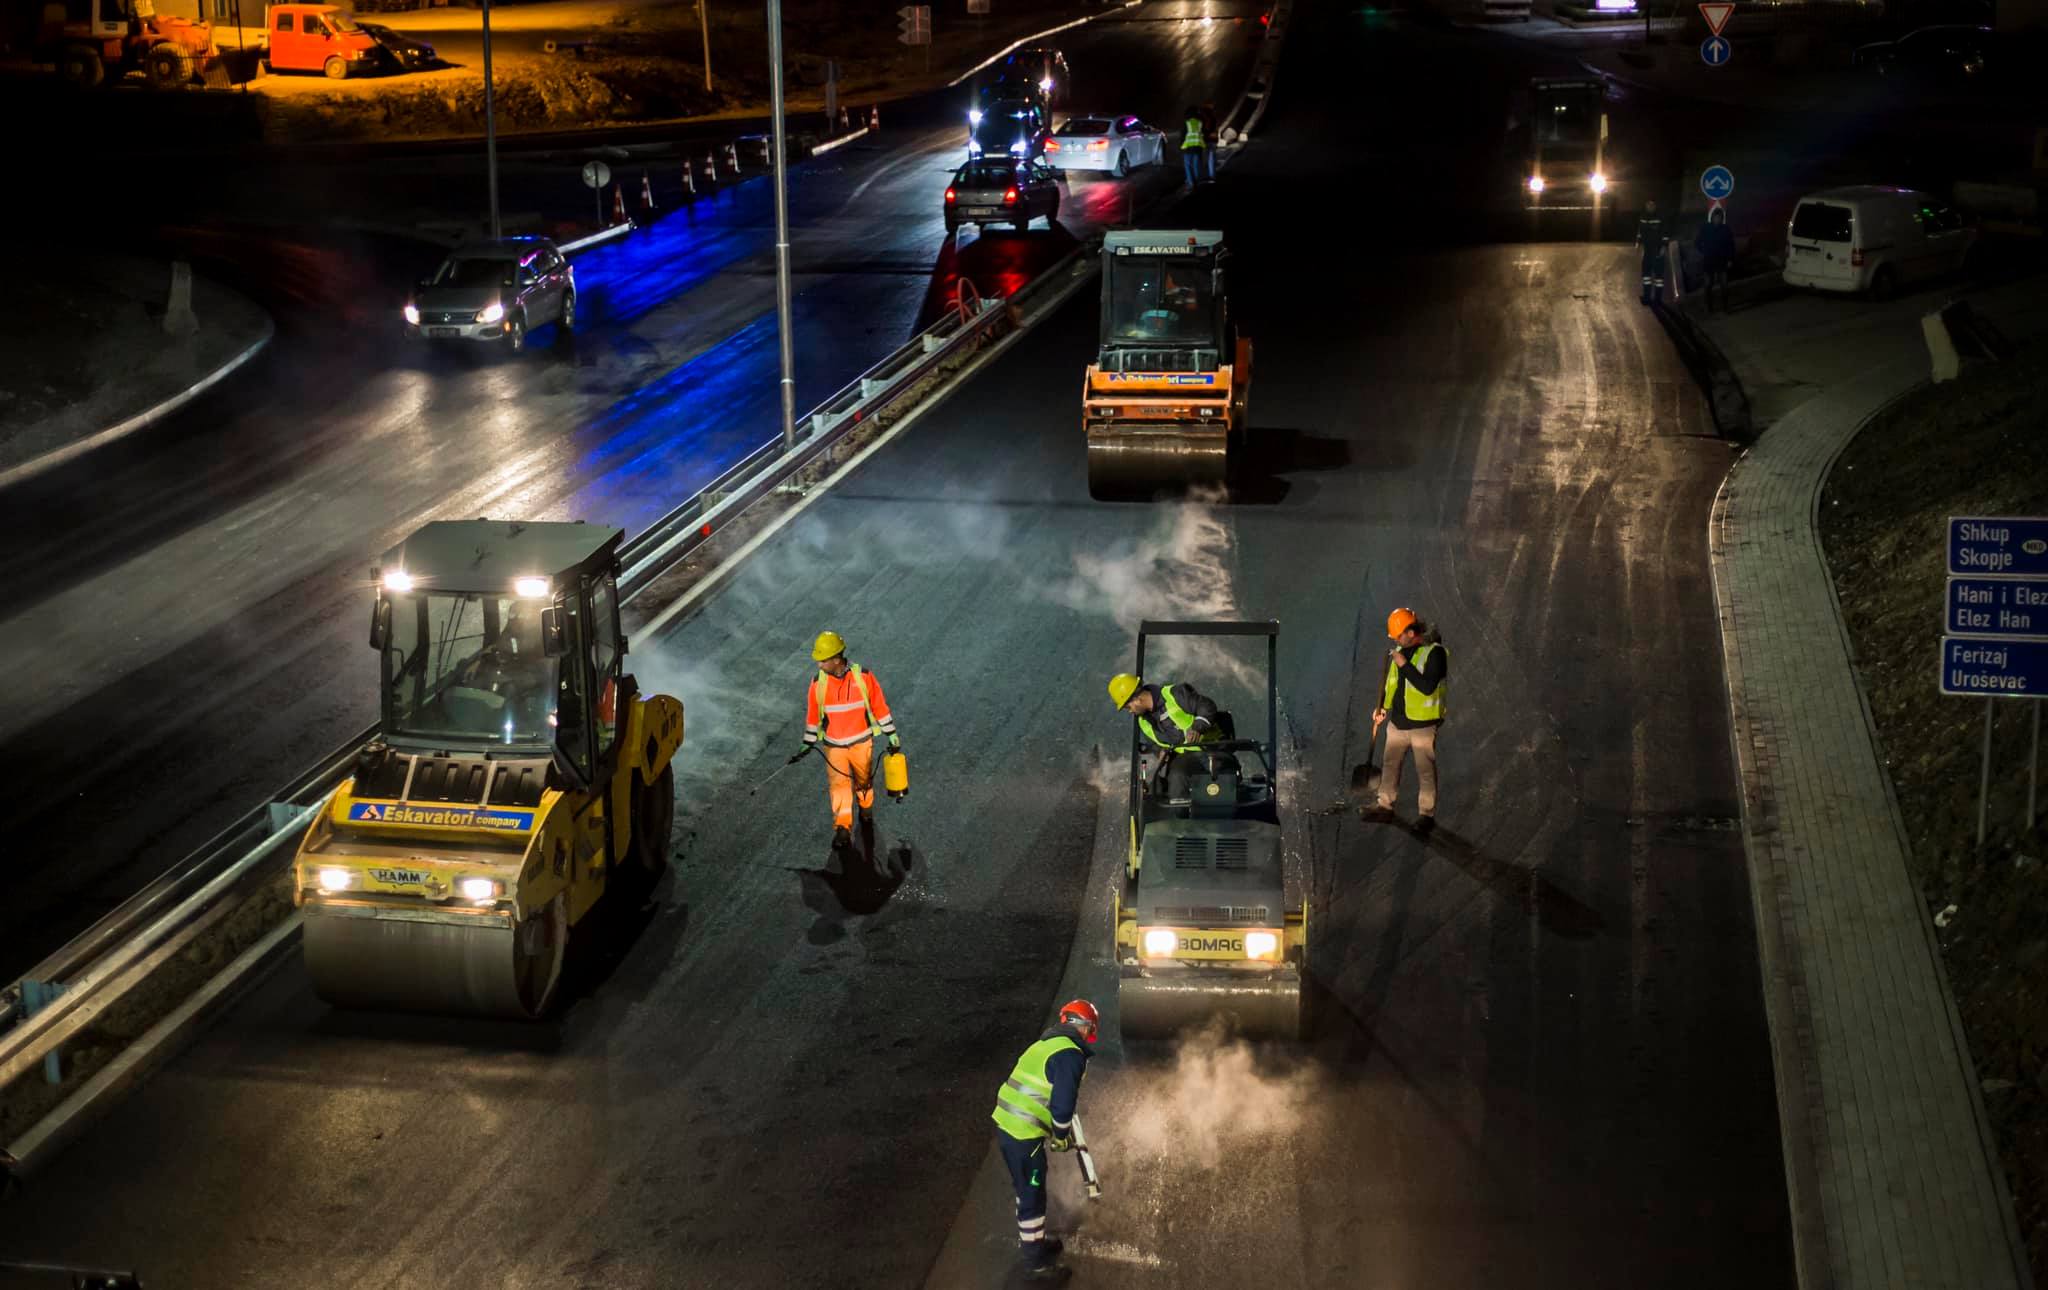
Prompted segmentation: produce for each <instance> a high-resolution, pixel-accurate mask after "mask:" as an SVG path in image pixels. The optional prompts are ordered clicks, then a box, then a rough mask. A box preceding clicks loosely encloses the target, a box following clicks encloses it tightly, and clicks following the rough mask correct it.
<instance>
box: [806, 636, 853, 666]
mask: <svg viewBox="0 0 2048 1290" xmlns="http://www.w3.org/2000/svg"><path fill="white" fill-rule="evenodd" d="M845 652H846V642H845V641H843V640H841V639H839V633H838V632H819V633H818V639H816V640H814V641H812V642H811V657H812V658H814V659H816V660H817V661H818V662H820V663H822V662H824V661H825V660H826V659H828V658H838V657H839V656H840V655H841V654H844V653H845Z"/></svg>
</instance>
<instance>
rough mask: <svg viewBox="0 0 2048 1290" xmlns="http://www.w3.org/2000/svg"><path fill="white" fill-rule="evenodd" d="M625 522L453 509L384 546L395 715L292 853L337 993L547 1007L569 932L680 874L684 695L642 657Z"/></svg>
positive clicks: (377, 627)
mask: <svg viewBox="0 0 2048 1290" xmlns="http://www.w3.org/2000/svg"><path fill="white" fill-rule="evenodd" d="M624 536H625V535H624V533H623V532H621V531H620V530H618V529H615V528H609V527H604V526H600V525H590V524H583V523H580V522H577V523H506V522H502V521H492V520H460V521H437V522H435V523H430V524H428V525H426V526H425V527H423V528H421V529H420V530H419V531H418V532H416V533H414V534H413V535H412V536H411V537H409V538H407V539H406V540H405V541H403V542H401V543H399V544H398V545H397V546H395V547H393V548H391V549H390V550H389V551H387V552H385V554H384V556H383V558H382V559H381V560H380V561H379V562H378V565H377V568H376V570H375V582H376V600H375V604H374V608H373V609H372V612H371V619H370V645H371V647H372V648H373V649H375V650H376V651H377V654H378V658H379V659H380V661H381V675H380V690H381V693H382V712H383V723H382V725H381V727H380V730H379V734H378V735H377V737H376V738H375V739H373V740H372V741H371V742H370V743H368V744H366V745H365V746H364V747H363V748H362V750H361V751H360V752H359V753H358V754H357V756H356V761H355V766H354V774H353V775H351V776H350V778H348V779H347V780H344V781H343V782H342V784H341V785H340V787H339V788H337V789H336V790H335V792H334V794H333V796H332V797H331V798H329V799H328V801H327V802H326V803H324V804H323V806H322V808H321V810H320V812H319V814H317V815H316V816H315V817H314V819H313V822H312V824H311V825H310V826H309V827H308V828H307V830H306V833H305V836H304V837H303V838H302V839H301V841H300V844H299V850H298V854H297V857H296V859H295V862H294V867H293V877H294V882H293V894H294V900H295V901H296V903H297V905H298V907H299V909H300V911H301V912H302V913H303V915H304V929H305V931H304V943H305V956H306V967H307V969H308V971H309V972H310V974H311V976H312V979H313V986H314V989H315V990H316V991H317V992H318V993H319V995H320V996H321V998H323V999H325V1000H327V1001H328V1002H329V1003H332V1004H336V1005H338V1006H344V1007H367V1008H391V1009H401V1010H409V1011H421V1012H439V1013H456V1014H464V1015H474V1016H488V1017H506V1018H514V1019H533V1018H538V1017H541V1016H544V1015H545V1014H546V1013H547V1012H548V1011H549V1009H550V1008H551V1007H552V1006H553V1004H554V1003H555V1001H556V998H557V994H558V992H559V989H560V986H561V982H562V978H563V972H564V968H565V965H566V964H567V962H568V951H569V945H570V939H571V936H570V934H571V933H572V932H573V931H578V930H580V929H581V928H583V927H584V926H585V925H586V924H587V923H590V922H591V921H592V917H591V916H592V915H593V913H595V912H596V911H598V910H599V909H600V908H601V907H602V905H603V903H604V902H605V900H606V899H607V898H608V897H611V896H614V895H615V893H616V892H618V891H621V890H631V889H633V888H635V887H638V888H639V889H641V890H642V891H644V890H645V889H646V887H647V886H649V885H651V883H652V881H653V880H654V879H655V878H657V877H658V876H659V875H660V873H661V871H662V869H663V868H664V867H665V865H666V863H667V858H668V846H669V832H670V825H671V824H672V822H673V820H674V816H675V765H674V758H675V755H676V752H677V750H678V749H679V748H680V747H681V746H682V742H683V705H682V703H681V701H679V700H677V699H675V698H672V697H670V696H668V695H660V694H655V695H643V694H641V693H640V692H639V688H638V686H637V685H636V683H635V681H634V678H633V676H632V674H631V673H629V672H627V671H625V670H624V662H625V656H626V638H625V635H624V633H623V632H622V631H621V630H620V627H619V594H618V571H619V543H620V541H621V540H622V539H623V538H624Z"/></svg>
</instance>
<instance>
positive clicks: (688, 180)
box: [683, 161, 697, 198]
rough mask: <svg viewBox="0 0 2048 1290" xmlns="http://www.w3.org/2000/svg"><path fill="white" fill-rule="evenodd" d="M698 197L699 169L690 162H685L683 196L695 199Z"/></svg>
mask: <svg viewBox="0 0 2048 1290" xmlns="http://www.w3.org/2000/svg"><path fill="white" fill-rule="evenodd" d="M696 195H697V168H696V167H695V166H692V165H691V164H690V163H689V162H687V161H685V162H684V163H683V196H685V197H689V198H695V197H696Z"/></svg>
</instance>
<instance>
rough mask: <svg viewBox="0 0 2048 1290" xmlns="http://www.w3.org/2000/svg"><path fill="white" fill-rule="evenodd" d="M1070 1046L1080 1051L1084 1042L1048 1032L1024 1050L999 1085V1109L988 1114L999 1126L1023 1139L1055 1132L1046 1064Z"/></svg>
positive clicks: (1050, 1084) (997, 1090)
mask: <svg viewBox="0 0 2048 1290" xmlns="http://www.w3.org/2000/svg"><path fill="white" fill-rule="evenodd" d="M1069 1048H1071V1049H1073V1050H1074V1051H1076V1052H1079V1051H1080V1050H1081V1045H1079V1044H1077V1043H1075V1042H1074V1040H1073V1037H1072V1036H1070V1035H1048V1036H1046V1037H1045V1038H1044V1039H1041V1040H1039V1041H1038V1042H1037V1043H1035V1044H1033V1045H1031V1047H1029V1048H1027V1049H1025V1050H1024V1055H1023V1056H1022V1057H1019V1058H1018V1059H1017V1068H1016V1069H1015V1070H1013V1071H1011V1072H1010V1078H1008V1079H1006V1080H1004V1081H1003V1083H1002V1086H1001V1087H1000V1088H998V1089H996V1109H995V1110H994V1111H992V1112H990V1113H989V1118H990V1119H991V1120H994V1121H995V1122H996V1127H997V1128H999V1129H1001V1130H1002V1131H1003V1132H1004V1133H1007V1134H1009V1135H1010V1136H1011V1137H1013V1138H1016V1139H1017V1140H1019V1141H1021V1142H1029V1141H1031V1140H1032V1139H1034V1138H1045V1137H1051V1136H1052V1131H1053V1129H1052V1081H1051V1080H1049V1079H1047V1078H1046V1077H1045V1064H1046V1062H1048V1061H1050V1060H1052V1055H1053V1054H1054V1053H1059V1052H1065V1051H1066V1050H1067V1049H1069Z"/></svg>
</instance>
